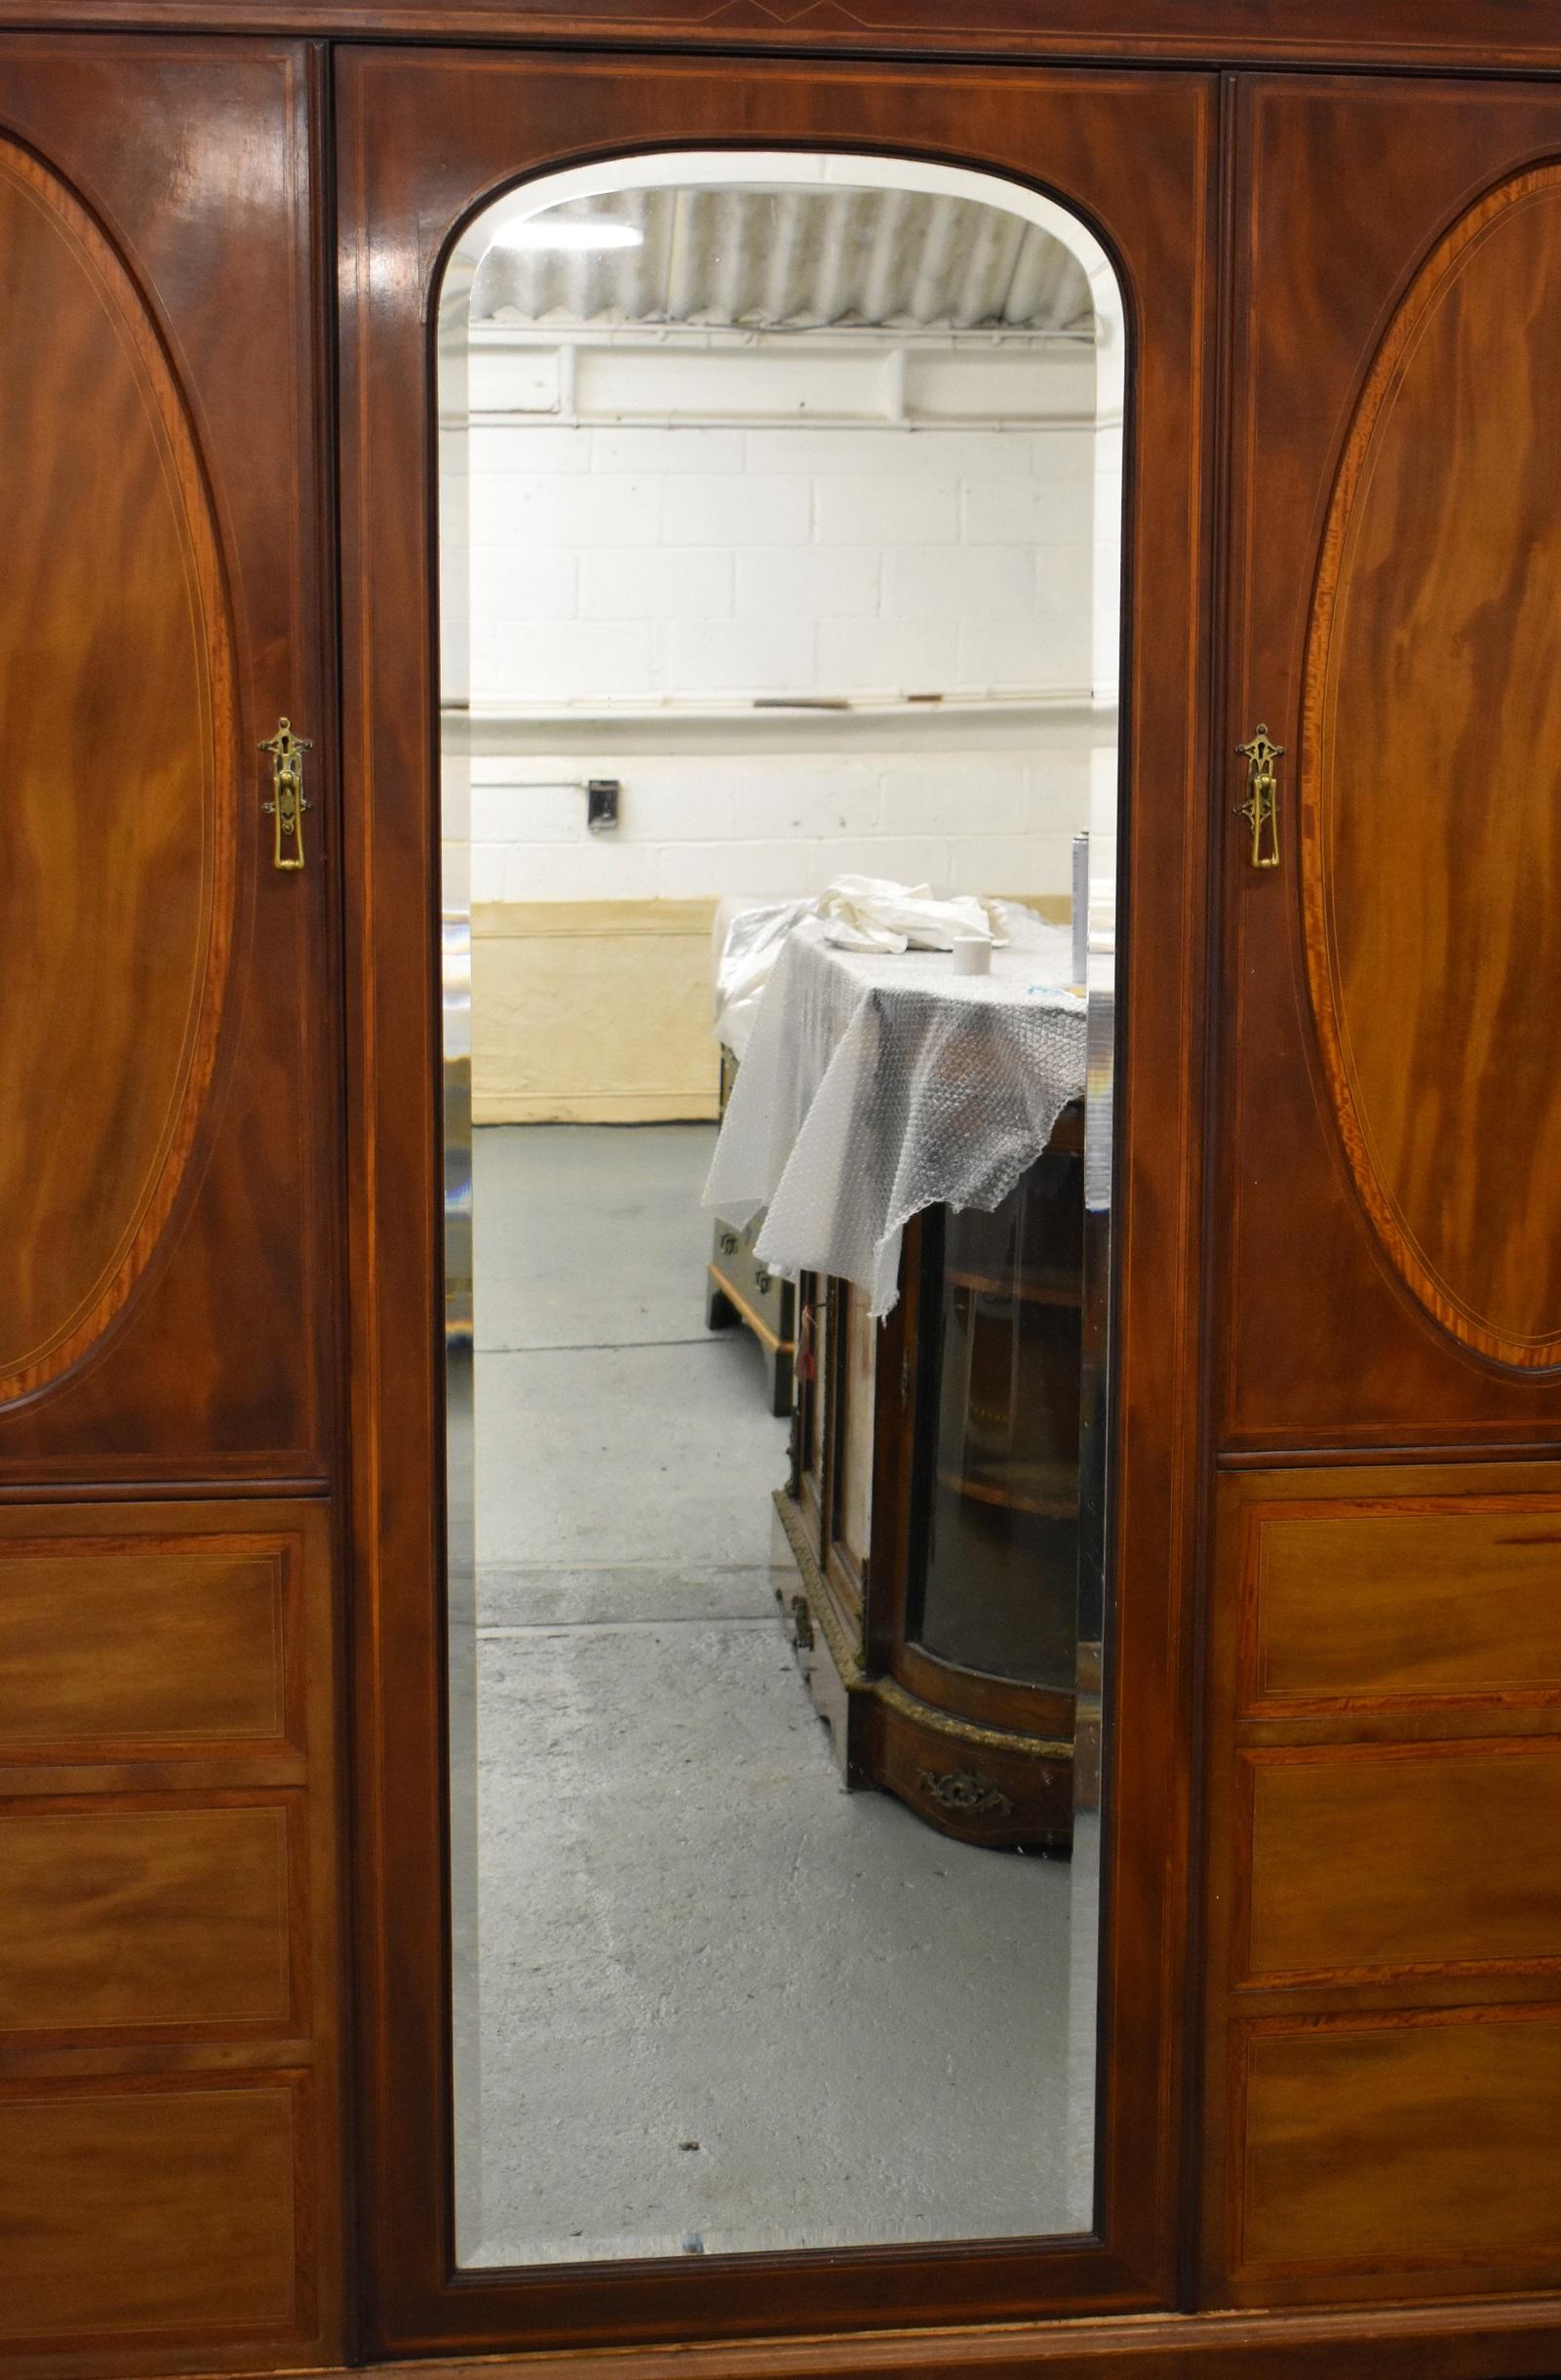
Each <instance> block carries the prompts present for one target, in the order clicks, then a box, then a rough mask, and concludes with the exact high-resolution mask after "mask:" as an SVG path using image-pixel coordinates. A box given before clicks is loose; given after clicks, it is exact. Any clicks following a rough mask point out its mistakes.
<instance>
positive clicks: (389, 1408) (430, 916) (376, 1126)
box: [337, 47, 1214, 2352]
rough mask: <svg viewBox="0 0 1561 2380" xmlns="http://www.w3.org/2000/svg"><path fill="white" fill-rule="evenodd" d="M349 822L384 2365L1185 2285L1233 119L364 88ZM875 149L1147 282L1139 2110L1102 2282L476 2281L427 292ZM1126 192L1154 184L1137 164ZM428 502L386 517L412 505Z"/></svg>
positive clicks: (1121, 1762) (461, 60)
mask: <svg viewBox="0 0 1561 2380" xmlns="http://www.w3.org/2000/svg"><path fill="white" fill-rule="evenodd" d="M337 96H338V110H337V122H338V128H339V141H340V173H339V190H340V197H341V207H342V222H343V230H342V261H341V280H340V300H341V324H342V381H341V414H342V423H343V449H342V500H343V540H344V542H343V556H342V566H343V586H344V596H345V605H346V611H345V617H344V640H343V664H344V669H343V683H344V706H345V707H344V719H345V737H344V753H343V767H344V796H345V800H346V804H347V814H348V823H347V833H348V837H349V865H348V871H347V874H348V917H347V936H348V954H349V974H350V989H349V1018H350V1034H351V1038H350V1048H349V1091H348V1105H349V1124H350V1137H351V1148H352V1156H351V1167H352V1186H353V1207H354V1214H355V1228H354V1242H353V1267H354V1307H355V1310H356V1313H357V1316H358V1331H357V1336H356V1341H355V1347H354V1356H353V1377H354V1414H355V1423H354V1431H353V1460H354V1466H355V1490H354V1494H355V1514H354V1539H355V1543H356V1545H357V1548H358V1558H359V1564H360V1567H359V1573H358V1582H357V1593H358V1603H357V1607H356V1618H355V1640H356V1643H357V1646H358V1649H359V1659H360V1675H361V1681H362V1697H361V1700H360V1703H359V1713H358V1716H359V1727H358V1737H359V1743H360V1747H361V1766H360V1768H359V1771H358V1778H357V1788H358V1789H357V1806H358V1809H359V1812H360V1814H361V1836H360V1865H359V1884H360V1888H361V1895H362V1906H363V1911H364V1923H363V1933H362V1937H361V1959H360V1968H359V1977H360V1986H361V1997H362V2008H363V2017H364V2091H363V2095H364V2108H363V2113H364V2120H365V2142H364V2154H365V2161H366V2162H365V2170H366V2172H368V2173H369V2174H370V2175H371V2176H372V2177H373V2184H374V2194H375V2195H374V2203H373V2204H372V2205H371V2207H370V2208H369V2210H368V2220H367V2224H366V2234H365V2236H366V2244H367V2252H368V2255H369V2260H370V2266H371V2276H372V2278H371V2284H370V2286H371V2295H372V2300H373V2305H374V2312H373V2315H372V2332H371V2335H372V2338H373V2340H374V2343H375V2344H376V2345H377V2346H378V2348H379V2349H380V2351H381V2352H383V2351H386V2350H388V2349H389V2348H391V2347H393V2346H397V2347H402V2348H406V2349H409V2350H410V2349H413V2348H415V2349H417V2350H419V2351H424V2352H426V2351H429V2350H434V2349H439V2348H447V2349H448V2348H449V2347H450V2346H451V2345H454V2344H457V2343H465V2344H470V2345H477V2344H480V2343H487V2344H488V2345H505V2344H508V2343H510V2342H512V2341H514V2340H516V2339H517V2338H524V2339H526V2340H527V2343H528V2344H529V2345H531V2346H532V2347H534V2348H541V2347H543V2346H545V2345H547V2344H548V2343H550V2342H561V2341H564V2340H568V2341H570V2342H571V2343H573V2344H574V2345H576V2346H578V2347H585V2346H587V2345H591V2344H594V2343H604V2342H608V2341H610V2342H613V2343H615V2344H624V2343H628V2342H632V2341H636V2340H645V2339H652V2338H660V2339H670V2338H679V2339H683V2340H690V2339H695V2338H701V2337H702V2338H715V2337H726V2338H731V2337H735V2336H740V2335H743V2334H748V2335H755V2334H759V2333H761V2332H762V2331H764V2330H766V2329H768V2330H776V2329H780V2330H786V2329H792V2330H796V2329H799V2328H802V2327H804V2326H812V2327H814V2328H818V2327H825V2326H828V2327H834V2328H839V2329H849V2328H865V2327H870V2326H872V2325H874V2324H875V2323H878V2324H881V2323H882V2322H884V2321H902V2322H903V2321H940V2322H956V2321H960V2320H961V2319H968V2318H969V2317H971V2316H972V2315H973V2314H974V2313H975V2312H977V2311H978V2310H979V2312H980V2314H981V2316H982V2318H983V2319H986V2320H992V2319H996V2318H1000V2317H1002V2316H1003V2315H1005V2314H1018V2313H1020V2312H1033V2311H1034V2310H1036V2309H1038V2308H1041V2307H1046V2306H1055V2305H1058V2304H1062V2303H1066V2304H1070V2305H1073V2306H1074V2307H1075V2308H1079V2309H1082V2308H1085V2307H1087V2306H1089V2305H1091V2304H1094V2305H1101V2304H1111V2305H1112V2306H1121V2305H1126V2304H1137V2305H1141V2306H1142V2305H1145V2304H1150V2303H1154V2302H1160V2303H1163V2302H1165V2301H1166V2300H1167V2298H1168V2297H1169V2295H1170V2293H1171V2292H1172V2290H1173V2289H1174V2287H1175V2285H1176V2256H1177V2224H1178V2204H1179V2196H1178V2194H1179V2156H1180V2145H1181V2142H1180V2105H1179V2091H1180V2060H1179V2054H1178V2047H1177V2045H1178V2040H1179V2025H1180V2021H1181V2011H1182V2008H1183V1993H1184V1990H1185V1986H1186V1966H1185V1958H1186V1934H1185V1922H1186V1912H1187V1902H1188V1893H1189V1885H1188V1868H1187V1862H1188V1833H1189V1820H1188V1801H1189V1794H1190V1777H1189V1764H1188V1754H1187V1745H1188V1742H1189V1735H1190V1731H1189V1704H1190V1641H1189V1635H1188V1611H1189V1599H1190V1582H1191V1581H1190V1570H1191V1561H1192V1552H1193V1532H1194V1528H1195V1525H1196V1519H1197V1497H1198V1472H1197V1461H1198V1459H1197V1454H1196V1450H1195V1431H1196V1426H1197V1412H1198V1406H1197V1392H1196V1390H1197V1366H1198V1360H1199V1353H1198V1336H1197V1330H1196V1320H1195V1318H1196V1315H1197V1310H1198V1251H1199V1245H1200V1236H1199V1227H1200V1211H1201V1210H1200V1195H1201V1192H1200V1180H1199V1171H1198V1167H1199V1149H1200V1100H1201V1085H1202V1074H1201V1068H1202V1018H1203V976H1202V969H1203V963H1204V950H1205V931H1204V915H1203V898H1204V895H1203V886H1204V882H1205V840H1204V839H1205V836H1206V831H1207V829H1206V813H1207V800H1206V782H1205V779H1204V777H1203V775H1202V773H1201V767H1202V761H1203V751H1202V740H1201V739H1202V722H1201V720H1200V716H1199V712H1198V709H1197V703H1196V689H1197V687H1198V685H1199V683H1200V682H1201V674H1202V668H1203V636H1204V623H1205V619H1206V608H1207V601H1208V594H1209V587H1208V575H1207V572H1208V556H1207V548H1206V545H1205V541H1204V539H1205V514H1204V509H1203V493H1204V488H1203V478H1204V447H1203V439H1204V431H1205V422H1206V416H1207V410H1208V399H1209V384H1208V380H1207V376H1206V357H1207V340H1208V334H1209V329H1210V312H1209V309H1210V302H1211V294H1212V291H1211V282H1210V278H1209V273H1210V263H1211V258H1210V254H1209V245H1208V243H1209V235H1210V211H1211V207H1212V202H1213V196H1214V193H1213V188H1212V136H1213V129H1214V128H1213V122H1212V100H1213V96H1214V95H1213V91H1212V87H1211V86H1210V85H1209V84H1208V83H1207V82H1206V81H1205V80H1203V79H1202V78H1200V77H1195V76H1186V75H1175V74H1172V75H1153V74H1145V73H1141V72H1138V71H1136V70H1126V69H1112V70H1111V71H1110V72H1107V73H1105V74H1102V75H1099V76H1088V75H1072V74H1068V73H1064V72H1060V71H1052V70H1050V69H1048V70H1045V71H1036V72H1033V73H1023V74H1021V73H1002V72H997V71H969V70H967V69H965V68H964V67H963V66H962V65H953V64H948V65H944V66H941V67H938V68H936V69H935V70H931V71H929V70H926V69H919V68H918V69H911V68H907V69H903V70H901V69H896V70H894V71H893V72H890V71H887V70H884V69H881V68H874V67H871V66H868V65H863V64H847V63H841V62H836V61H829V62H820V61H818V60H810V61H808V62H807V63H805V64H804V65H802V66H800V67H793V66H790V65H787V64H783V63H781V62H778V61H751V62H749V63H748V64H746V65H745V66H744V68H743V70H742V72H741V73H736V72H734V71H733V69H732V66H731V64H730V62H729V61H726V62H722V61H720V60H704V59H696V58H686V57H685V58H679V59H648V58H636V57H629V56H624V57H618V56H603V57H591V58H576V59H560V58H548V57H542V56H534V55H533V56H530V57H517V56H504V55H502V54H500V53H496V52H491V51H488V52H485V51H479V50H474V51H471V52H465V53H462V52H457V51H452V50H440V51H434V52H432V53H430V54H425V55H417V56H414V55H412V54H410V53H398V52H396V51H394V50H391V49H382V50H375V49H371V48H368V47H365V48H364V49H362V50H354V51H349V52H344V53H343V54H342V55H341V57H340V59H339V64H338V75H337ZM712 143H721V144H723V145H736V146H742V145H747V144H752V145H755V146H764V145H769V146H796V147H801V148H808V147H820V146H822V147H833V148H837V149H846V150H849V149H852V148H861V147H866V148H869V149H873V150H876V151H878V152H880V153H882V152H888V153H894V152H896V151H898V152H902V153H907V154H914V155H917V156H920V157H925V158H941V159H944V160H947V161H949V162H951V163H956V164H958V165H961V166H964V167H971V166H975V167H985V168H988V169H990V170H992V171H993V172H995V173H997V174H1000V175H1010V176H1016V177H1018V178H1020V179H1022V180H1034V179H1036V178H1038V177H1043V178H1044V181H1045V185H1046V187H1047V188H1048V189H1049V190H1050V191H1051V192H1052V193H1053V194H1054V195H1055V196H1057V197H1058V198H1059V199H1060V201H1061V202H1062V203H1063V204H1065V205H1070V206H1073V207H1074V208H1075V209H1076V210H1077V211H1078V212H1079V213H1080V214H1081V215H1083V216H1084V217H1085V219H1086V220H1087V221H1089V222H1090V223H1091V224H1092V225H1093V226H1094V227H1095V228H1096V230H1097V232H1098V233H1099V234H1100V235H1101V236H1102V237H1103V239H1104V241H1105V243H1106V245H1107V248H1108V251H1109V253H1111V254H1112V256H1113V257H1114V258H1116V259H1117V260H1118V261H1119V265H1120V270H1121V274H1122V277H1123V281H1124V284H1125V287H1126V292H1127V296H1128V311H1129V318H1130V321H1131V324H1132V336H1133V340H1134V351H1133V352H1134V371H1133V374H1132V383H1133V385H1132V399H1131V403H1132V408H1133V417H1134V425H1135V426H1134V428H1133V431H1132V435H1131V438H1130V441H1129V443H1130V445H1131V448H1132V452H1133V469H1132V479H1131V485H1130V488H1129V490H1128V496H1127V525H1128V532H1129V551H1130V553H1131V554H1132V556H1133V558H1134V575H1133V578H1132V582H1131V596H1130V605H1129V609H1130V614H1131V617H1130V623H1129V627H1128V632H1127V633H1128V652H1127V665H1126V673H1125V690H1126V698H1127V700H1128V702H1129V706H1130V709H1131V714H1132V718H1133V722H1134V740H1133V745H1132V751H1131V753H1130V756H1129V760H1128V783H1127V795H1126V800H1127V806H1128V813H1129V817H1130V820H1131V823H1132V844H1131V847H1132V853H1133V860H1132V865H1133V869H1134V871H1135V874H1134V886H1135V890H1134V894H1133V932H1132V938H1131V943H1130V946H1129V953H1128V956H1127V957H1126V959H1125V961H1124V975H1125V980H1124V983H1123V986H1122V990H1123V1000H1122V1014H1123V1017H1124V1020H1125V1022H1124V1025H1123V1042H1122V1051H1121V1056H1122V1077H1123V1079H1124V1080H1125V1082H1126V1084H1127V1086H1128V1088H1127V1091H1126V1095H1125V1100H1124V1103H1123V1105H1122V1106H1121V1107H1120V1108H1119V1110H1118V1113H1119V1115H1121V1116H1122V1118H1123V1124H1122V1130H1123V1140H1122V1144H1121V1159H1120V1164H1119V1168H1118V1174H1117V1186H1118V1192H1119V1205H1118V1208H1117V1219H1118V1229H1117V1243H1118V1248H1119V1252H1120V1253H1119V1262H1120V1266H1121V1275H1120V1323H1121V1328H1120V1336H1119V1340H1118V1347H1119V1354H1120V1379H1121V1382H1122V1392H1121V1411H1122V1415H1123V1424H1122V1434H1121V1438H1120V1441H1119V1446H1118V1450H1117V1451H1118V1454H1119V1467H1118V1474H1117V1475H1118V1480H1119V1498H1118V1512H1117V1519H1118V1530H1117V1566H1118V1576H1119V1580H1120V1607H1121V1612H1122V1624H1121V1628H1120V1633H1119V1640H1118V1644H1117V1647H1116V1665H1115V1674H1114V1705H1113V1709H1112V1714H1111V1722H1110V1724H1111V1725H1112V1728H1113V1729H1114V1731H1115V1742H1116V1744H1117V1746H1118V1752H1117V1758H1116V1765H1115V1767H1114V1769H1113V1772H1112V1786H1113V1795H1114V1805H1113V1807H1114V1821H1115V1822H1114V1830H1113V1836H1112V1873H1111V1877H1110V1883H1109V1892H1110V1901H1111V1908H1112V1928H1111V1932H1110V1936H1109V1940H1108V1947H1107V1953H1106V1959H1107V1966H1108V1969H1109V1973H1108V1977H1107V1981H1106V1985H1105V1990H1104V2005H1105V2006H1106V2007H1107V2009H1109V2018H1108V2026H1107V2035H1108V2037H1107V2040H1106V2042H1105V2045H1104V2048H1103V2064H1104V2068H1105V2071H1106V2072H1107V2074H1108V2075H1109V2077H1110V2082H1109V2087H1108V2096H1107V2103H1106V2118H1105V2145H1104V2150H1103V2156H1102V2164H1101V2193H1102V2195H1101V2206H1102V2215H1101V2226H1102V2231H1103V2234H1104V2241H1103V2243H1102V2244H1099V2245H1097V2244H1093V2243H1083V2244H1077V2243H1050V2244H1049V2245H1046V2246H1036V2245H1034V2244H1033V2243H1017V2244H1008V2243H998V2244H996V2245H988V2246H977V2247H974V2248H957V2249H953V2248H947V2247H942V2246H937V2245H932V2246H929V2247H927V2248H925V2249H911V2250H898V2251H892V2252H884V2251H880V2250H878V2249H873V2248H866V2249H862V2250H853V2251H851V2252H849V2253H842V2254H837V2255H833V2256H830V2257H828V2258H822V2257H817V2256H781V2255H754V2256H749V2257H746V2258H741V2259H736V2258H733V2259H723V2258H717V2257H704V2258H701V2259H698V2260H697V2269H696V2270H695V2269H691V2260H689V2259H683V2260H682V2261H681V2262H679V2263H676V2264H673V2263H662V2264H659V2265H658V2264H645V2265H642V2266H638V2267H618V2268H616V2269H612V2268H608V2267H605V2266H600V2267H597V2268H595V2269H585V2270H574V2271H566V2270H561V2269H558V2268H538V2269H536V2270H535V2271H533V2272H531V2273H529V2274H526V2275H516V2276H498V2277H488V2276H487V2275H482V2276H479V2275H476V2274H468V2275H465V2276H463V2277H462V2278H461V2281H460V2282H459V2284H458V2285H454V2284H452V2282H451V2281H450V2278H449V2275H450V2271H451V2265H452V2261H453V2258H452V2249H451V2244H450V2241H449V2191H448V2188H447V2186H446V2182H445V2178H444V2165H445V2161H446V2160H447V2159H448V2155H449V2072H448V2052H447V2045H446V2038H445V2025H444V2016H443V2007H444V1975H443V1963H444V1958H445V1938H446V1919H445V1908H444V1898H443V1894H444V1882H443V1879H444V1872H445V1842H444V1833H443V1827H442V1821H441V1796H442V1781H441V1775H442V1770H441V1764H442V1760H443V1714H442V1710H441V1699H440V1697H441V1687H440V1680H441V1675H442V1657H441V1609H440V1595H439V1590H438V1583H437V1582H438V1580H439V1576H440V1569H441V1563H442V1558H443V1555H442V1547H441V1544H440V1542H439V1537H438V1528H439V1513H440V1509H441V1496H440V1486H439V1467H438V1466H439V1463H440V1460H441V1455H442V1448H443V1430H442V1417H441V1412H440V1395H441V1381H440V1370H439V1365H440V1358H441V1348H440V1346H439V1342H438V1338H437V1334H436V1331H435V1327H434V1317H435V1316H436V1315H437V1312H438V1310H439V1308H438V1303H437V1281H438V1246H439V1239H438V1205H437V1200H438V1184H439V1175H438V1168H437V1147H438V1143H437V1138H436V1135H437V1129H438V1117H437V1111H436V1108H435V1104H434V1097H433V1087H434V1085H435V1083H436V1081H437V1051H438V1008H437V1004H436V1000H437V995H436V986H437V982H438V970H437V952H436V948H435V942H434V920H435V904H434V902H433V900H432V897H431V895H432V887H433V885H434V882H435V869H436V865H437V819H438V811H437V801H436V787H435V784H434V781H433V774H432V761H433V755H434V754H435V752H436V751H437V735H436V721H437V688H436V687H435V686H434V685H433V683H432V682H431V677H430V671H431V667H432V655H433V652H434V650H435V643H434V638H433V636H432V633H431V631H432V622H431V604H432V593H433V591H432V589H431V587H430V584H429V576H428V571H429V557H430V555H431V554H432V553H433V551H434V550H435V539H434V536H433V533H432V531H433V527H434V525H433V522H432V519H431V510H430V507H431V501H432V490H431V489H430V487H429V484H428V458H429V455H430V453H431V451H432V448H433V440H432V435H431V426H432V425H431V423H430V420H429V412H428V400H429V391H430V385H431V376H430V371H429V358H430V342H431V337H432V325H433V321H434V317H435V314H436V312H437V299H436V287H435V285H436V280H437V275H438V272H439V268H440V262H441V258H442V256H443V254H445V252H446V250H447V246H448V243H449V239H450V237H451V235H452V233H453V232H454V230H455V228H456V227H457V226H458V225H459V224H460V223H462V222H463V221H464V220H465V218H466V217H467V215H469V214H470V213H472V212H473V211H474V210H475V209H477V208H478V207H480V206H481V205H482V204H483V202H484V201H485V200H486V199H487V198H488V197H489V196H491V195H492V194H494V193H495V192H496V191H498V190H499V189H501V188H503V187H505V186H507V185H508V184H510V183H511V182H513V181H514V180H515V179H516V178H517V177H518V176H522V175H525V174H528V173H540V172H543V171H545V170H547V169H548V168H549V167H551V166H554V165H564V164H569V163H574V162H577V161H579V160H581V159H583V158H585V157H588V156H593V155H598V156H604V155H610V154H612V153H614V152H615V151H617V152H622V151H624V150H634V149H636V148H646V147H651V148H658V149H665V148H676V147H678V146H680V145H684V144H686V145H689V146H708V145H710V144H712ZM1124 158H1131V159H1132V160H1133V161H1134V170H1133V171H1131V172H1126V173H1124V171H1123V160H1124ZM389 487H393V488H396V489H397V490H398V500H397V502H396V503H395V505H393V506H390V507H387V506H386V505H385V502H384V490H385V489H386V488H389Z"/></svg>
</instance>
